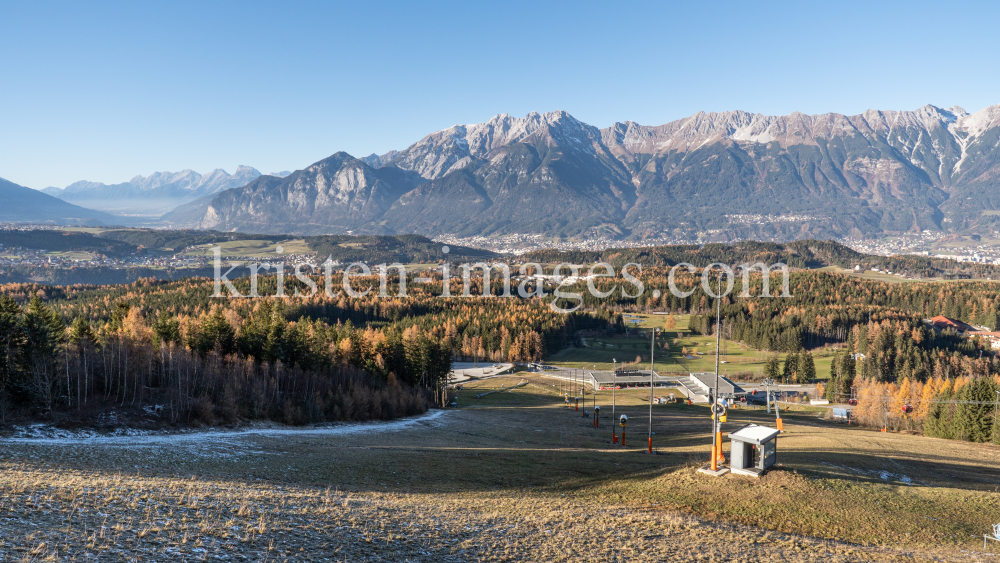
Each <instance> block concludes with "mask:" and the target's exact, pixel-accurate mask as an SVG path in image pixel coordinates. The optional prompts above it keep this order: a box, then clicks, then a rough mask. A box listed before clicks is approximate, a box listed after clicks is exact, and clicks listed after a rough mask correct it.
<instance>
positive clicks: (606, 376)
mask: <svg viewBox="0 0 1000 563" xmlns="http://www.w3.org/2000/svg"><path fill="white" fill-rule="evenodd" d="M589 374H590V381H588V383H590V384H591V385H593V386H594V388H595V389H611V388H612V387H614V386H616V385H617V386H618V388H619V389H626V388H636V387H638V388H643V387H645V388H646V389H648V388H649V383H650V374H649V370H648V369H646V370H618V371H617V372H611V371H591V372H589ZM652 382H653V387H656V388H669V389H670V390H671V391H674V390H676V391H678V392H679V394H681V395H684V396H685V397H687V398H689V399H691V401H692V402H694V403H708V397H709V394H710V393H711V392H712V391H713V390H714V389H715V372H703V373H690V374H688V375H676V374H670V375H660V374H659V373H656V372H653V377H652ZM719 394H720V396H723V397H727V396H728V397H740V396H746V395H747V392H746V391H745V390H744V389H743V388H741V387H740V386H739V385H737V384H735V383H733V382H732V381H730V380H729V379H728V378H727V377H726V376H722V377H719Z"/></svg>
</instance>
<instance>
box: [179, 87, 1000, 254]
mask: <svg viewBox="0 0 1000 563" xmlns="http://www.w3.org/2000/svg"><path fill="white" fill-rule="evenodd" d="M998 183H1000V106H993V107H990V108H986V109H984V110H981V111H978V112H976V113H974V114H971V115H970V114H968V113H966V112H965V111H964V110H962V109H961V108H959V107H952V108H949V109H941V108H937V107H935V106H930V105H928V106H924V107H923V108H920V109H918V110H916V111H874V110H872V111H867V112H865V113H863V114H861V115H854V116H845V115H841V114H834V113H831V114H823V115H815V116H808V115H804V114H801V113H793V114H791V115H787V116H765V115H761V114H751V113H747V112H742V111H733V112H724V113H703V112H701V113H698V114H695V115H693V116H691V117H689V118H685V119H681V120H678V121H674V122H671V123H668V124H665V125H660V126H646V125H640V124H637V123H634V122H630V121H626V122H621V123H615V124H613V125H612V126H610V127H608V128H605V129H601V130H598V129H597V128H595V127H593V126H590V125H587V124H585V123H582V122H580V121H578V120H577V119H575V118H573V117H572V116H571V115H569V114H567V113H566V112H562V111H556V112H551V113H546V114H538V113H530V114H528V115H527V116H525V117H523V118H514V117H511V116H509V115H506V114H502V115H498V116H496V117H494V118H493V119H491V120H489V121H487V122H486V123H480V124H475V125H456V126H454V127H450V128H448V129H445V130H442V131H438V132H436V133H432V134H430V135H428V136H426V137H424V138H423V139H421V140H420V141H418V142H416V143H414V144H413V145H411V146H410V147H408V148H407V149H405V150H402V151H398V152H397V151H391V152H389V153H386V154H384V155H370V156H367V157H364V158H362V159H355V158H352V157H350V156H349V155H346V154H345V153H337V154H336V155H334V156H333V157H331V158H329V159H326V160H324V161H321V162H319V163H316V164H315V165H313V166H311V167H309V168H307V169H306V170H304V171H300V172H296V173H293V174H292V175H290V176H288V177H287V178H283V179H281V178H276V177H262V178H259V179H257V180H255V181H254V182H251V183H250V184H248V185H247V186H245V187H243V188H238V189H233V190H228V191H226V192H223V193H221V194H220V195H218V196H216V197H215V198H213V199H212V201H211V203H210V205H208V206H207V207H206V208H205V212H204V216H203V218H202V220H201V222H200V224H201V225H202V226H204V227H210V228H214V229H219V230H230V229H240V230H265V231H267V232H278V231H281V232H299V233H320V232H329V233H342V232H346V231H347V230H351V231H353V232H356V233H407V232H416V233H421V234H427V235H435V234H443V233H453V234H459V235H473V234H503V233H517V232H519V233H544V234H549V235H567V236H571V235H587V234H593V233H599V232H604V233H609V234H613V235H621V236H631V237H636V238H642V237H649V236H663V235H677V236H684V237H692V236H697V235H704V236H706V237H712V236H717V237H721V238H734V237H754V238H761V237H765V238H770V237H775V238H779V239H781V238H783V239H789V238H802V237H808V236H813V237H815V236H841V235H850V234H854V235H874V234H880V233H887V232H901V231H913V230H922V229H931V230H943V231H951V230H958V229H965V228H977V229H993V228H1000V216H998V214H996V213H994V211H997V210H1000V190H998V189H997V187H1000V186H998ZM194 214H197V213H194Z"/></svg>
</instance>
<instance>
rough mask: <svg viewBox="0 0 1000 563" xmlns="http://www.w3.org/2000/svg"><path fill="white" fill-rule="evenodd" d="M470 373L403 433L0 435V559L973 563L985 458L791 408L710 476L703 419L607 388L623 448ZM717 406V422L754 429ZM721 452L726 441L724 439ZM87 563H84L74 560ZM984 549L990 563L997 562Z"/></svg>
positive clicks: (701, 412)
mask: <svg viewBox="0 0 1000 563" xmlns="http://www.w3.org/2000/svg"><path fill="white" fill-rule="evenodd" d="M526 377H527V378H528V380H529V384H528V385H527V386H526V387H524V388H521V389H517V390H514V391H512V392H502V393H494V394H491V395H488V396H486V397H484V398H482V399H476V398H475V395H476V394H478V393H481V392H483V391H486V390H496V389H499V388H500V386H501V384H503V385H505V386H506V387H510V386H511V385H513V384H516V383H517V382H519V381H522V380H523V379H524V378H523V377H519V376H515V377H509V378H498V379H492V380H486V381H479V382H471V383H468V384H467V385H466V390H465V391H462V392H459V394H458V397H457V402H458V404H459V405H460V408H458V409H450V410H448V411H445V412H439V413H432V414H431V415H429V416H425V417H424V418H423V419H418V420H416V421H409V422H405V423H403V424H400V423H391V424H390V425H389V426H388V427H380V426H378V425H353V426H346V427H340V428H333V429H326V430H314V431H307V432H301V431H293V432H286V431H273V432H269V431H266V430H261V431H257V432H252V433H242V434H235V433H221V434H219V435H216V436H214V437H211V438H208V437H206V438H205V439H198V437H197V436H188V437H183V436H182V437H180V438H166V437H154V438H151V439H147V440H141V439H129V438H122V439H109V440H103V441H102V440H95V439H90V440H86V441H82V442H80V441H76V440H73V439H69V438H56V439H51V440H40V441H31V440H22V441H15V440H3V441H2V442H0V443H2V447H3V451H4V456H3V458H2V460H0V518H3V519H4V524H3V526H2V527H0V560H9V559H10V560H24V561H33V560H45V559H50V560H58V559H65V558H71V557H75V558H76V559H88V558H96V559H98V560H142V561H179V560H192V559H198V560H207V559H233V560H253V561H285V560H288V561H296V560H331V561H345V560H346V561H428V562H430V561H469V560H477V561H524V560H530V561H567V562H576V561H664V560H666V561H768V562H769V561H775V562H776V561H796V562H798V561H802V562H807V561H808V562H820V561H823V562H848V561H878V562H883V561H884V562H889V561H935V560H936V561H984V560H990V557H991V556H990V555H987V554H983V553H982V533H984V532H985V531H986V530H987V529H988V525H989V524H990V523H995V522H996V521H998V520H1000V493H998V486H1000V469H998V467H1000V448H997V447H991V446H984V445H972V444H966V443H961V442H945V441H943V440H937V439H928V438H922V437H916V436H910V435H897V434H881V433H878V432H871V431H867V430H861V429H858V428H856V427H847V426H843V425H838V424H833V423H826V422H822V421H820V420H818V419H817V418H815V415H813V414H810V413H808V412H805V411H795V410H794V409H793V410H792V411H791V412H790V413H788V414H787V415H786V418H785V420H786V428H787V429H788V432H787V433H786V434H784V435H782V436H781V438H779V443H778V456H779V457H778V460H779V467H778V468H776V469H775V470H774V471H772V472H771V473H769V474H767V475H766V476H764V477H763V478H761V479H753V478H749V477H735V476H727V477H723V478H712V477H708V476H705V475H701V474H698V473H697V472H696V471H695V470H696V468H697V467H699V466H701V465H702V464H704V463H705V462H706V460H707V458H708V455H707V450H708V448H709V443H710V438H709V432H708V419H707V416H706V415H707V410H706V409H705V408H704V407H698V406H693V407H688V406H685V405H657V406H656V407H655V411H654V421H653V422H654V427H653V431H654V432H655V433H656V434H655V435H654V436H653V441H654V447H655V448H656V450H657V453H658V455H652V456H650V455H647V454H645V453H643V450H644V447H645V436H646V423H647V419H646V416H647V414H646V413H647V409H648V403H646V402H645V401H643V400H642V399H641V395H643V394H642V393H630V392H620V393H618V394H617V409H616V410H617V413H616V414H620V413H622V412H625V413H627V414H628V415H629V417H630V421H631V425H630V427H629V429H628V444H629V447H625V448H623V447H619V446H612V445H611V444H610V438H611V429H610V428H609V427H608V422H609V421H610V416H607V415H609V414H610V412H609V411H610V394H609V393H600V394H599V395H598V401H599V404H601V405H602V406H603V407H604V411H605V413H606V415H605V417H604V418H603V424H602V428H600V429H595V428H594V427H593V426H592V423H591V420H590V419H583V418H580V417H579V416H578V414H579V413H577V412H575V411H571V410H568V409H565V408H563V407H561V406H559V399H558V397H557V396H556V388H555V387H553V385H556V384H557V382H555V381H554V380H551V379H549V378H545V377H541V376H535V375H532V376H526ZM769 420H770V419H769V418H768V417H767V415H766V414H764V413H762V412H761V411H749V410H744V411H730V422H729V423H728V424H727V428H726V431H732V430H735V429H736V428H738V427H739V426H740V425H741V424H743V423H745V422H760V423H766V422H768V421H769ZM727 448H728V446H727ZM86 554H89V556H88V555H86ZM993 557H995V555H994V556H993Z"/></svg>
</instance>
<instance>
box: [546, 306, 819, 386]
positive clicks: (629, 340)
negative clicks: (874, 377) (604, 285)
mask: <svg viewBox="0 0 1000 563" xmlns="http://www.w3.org/2000/svg"><path fill="white" fill-rule="evenodd" d="M629 318H632V319H636V320H639V321H641V322H639V323H635V324H633V323H629V322H626V326H627V327H628V328H629V333H630V334H629V335H628V336H612V337H608V336H601V337H592V338H585V339H584V344H585V345H584V346H583V347H576V348H572V347H571V348H566V349H563V350H560V351H559V352H557V353H555V354H552V355H550V356H548V357H547V358H545V363H547V364H551V365H555V366H561V367H572V368H593V367H594V366H596V369H599V370H610V369H612V366H613V364H614V362H612V360H618V365H619V367H621V363H622V362H635V360H636V358H637V357H639V358H641V361H640V363H639V365H638V367H639V368H640V369H649V355H650V344H651V343H650V330H652V329H653V328H660V329H661V331H662V332H661V333H660V336H659V337H658V339H657V348H656V358H655V360H656V370H657V372H661V371H662V372H678V373H693V372H703V371H710V372H714V371H715V355H714V353H715V337H714V336H701V335H698V334H695V333H692V332H690V330H689V329H688V320H689V316H688V315H678V316H676V317H675V319H676V325H677V326H676V327H675V328H671V329H665V328H664V323H665V321H666V316H665V315H636V314H633V315H630V317H629ZM663 344H667V345H669V347H670V349H669V350H665V349H663V348H662V346H663ZM685 349H686V350H687V351H688V353H687V354H685V353H684V351H685ZM722 349H723V354H722V356H721V357H720V361H722V362H726V363H721V364H720V366H719V367H720V371H721V372H722V373H723V374H733V376H734V377H736V375H735V374H739V373H741V372H755V373H761V372H763V369H764V363H765V362H766V361H767V358H768V356H770V355H771V354H772V353H771V352H764V351H760V350H754V349H752V348H748V347H743V346H740V343H739V342H733V341H729V340H723V342H722ZM833 353H834V351H833V350H832V349H830V350H825V349H821V350H817V351H814V352H813V356H814V358H815V360H814V361H815V364H816V375H817V377H818V378H820V379H826V378H829V377H830V369H831V364H832V362H833ZM786 355H787V354H784V353H781V354H778V357H779V358H780V359H781V360H782V361H783V360H784V358H785V356H786Z"/></svg>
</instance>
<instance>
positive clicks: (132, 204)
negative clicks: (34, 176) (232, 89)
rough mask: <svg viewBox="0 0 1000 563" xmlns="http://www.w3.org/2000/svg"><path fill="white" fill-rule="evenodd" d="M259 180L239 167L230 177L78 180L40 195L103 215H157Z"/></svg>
mask: <svg viewBox="0 0 1000 563" xmlns="http://www.w3.org/2000/svg"><path fill="white" fill-rule="evenodd" d="M260 176H261V173H260V172H258V171H257V170H256V169H255V168H253V167H250V166H245V165H240V166H238V167H237V169H236V171H235V172H234V173H233V174H229V173H227V172H226V171H225V170H223V169H221V168H216V169H215V170H212V171H211V172H208V173H207V174H199V173H198V172H195V171H193V170H190V169H186V170H181V171H179V172H154V173H152V174H150V175H149V176H142V175H136V176H134V177H133V178H132V179H131V180H129V181H128V182H122V183H119V184H105V183H102V182H91V181H87V180H81V181H78V182H74V183H72V184H70V185H68V186H66V187H65V188H51V187H50V188H45V189H44V190H41V191H42V192H43V193H46V194H48V195H51V196H54V197H57V198H59V199H62V200H63V201H68V202H73V203H76V204H79V205H86V206H88V207H90V208H93V209H97V210H101V211H105V212H110V213H115V212H119V213H128V214H146V215H160V214H162V213H164V212H166V211H170V210H172V209H174V208H176V207H178V206H180V205H183V204H186V203H189V202H191V201H193V200H196V199H198V198H201V197H204V196H207V195H212V194H217V193H219V192H222V191H225V190H227V189H231V188H238V187H242V186H245V185H246V184H248V183H250V182H251V181H253V180H255V179H257V178H258V177H260Z"/></svg>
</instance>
